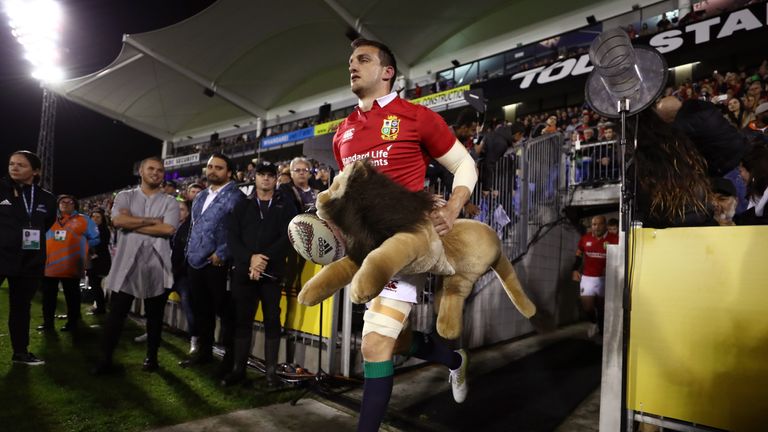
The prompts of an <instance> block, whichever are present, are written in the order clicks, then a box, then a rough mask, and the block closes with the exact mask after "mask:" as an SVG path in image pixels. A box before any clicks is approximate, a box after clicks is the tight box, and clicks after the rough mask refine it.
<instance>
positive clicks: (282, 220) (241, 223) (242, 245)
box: [227, 190, 297, 279]
mask: <svg viewBox="0 0 768 432" xmlns="http://www.w3.org/2000/svg"><path fill="white" fill-rule="evenodd" d="M296 214H297V212H296V206H295V205H294V203H293V200H292V199H291V197H290V196H288V197H286V196H285V194H284V193H282V192H281V191H280V190H278V191H275V193H274V196H273V199H272V204H271V205H270V207H269V210H268V211H266V212H264V220H262V219H261V212H260V211H259V201H258V199H257V198H256V197H255V193H254V197H252V198H249V199H247V200H244V201H242V202H240V203H238V204H237V205H236V206H235V208H234V210H232V213H230V214H229V216H228V217H229V218H230V220H229V222H228V226H229V233H228V237H227V245H228V246H229V251H230V253H231V254H232V259H233V262H234V270H233V272H234V276H236V277H238V278H241V279H243V278H245V279H248V267H249V266H250V262H251V255H254V254H263V255H266V256H268V257H269V263H268V264H267V268H266V270H265V273H268V274H270V275H272V276H275V277H277V278H280V277H281V276H283V273H284V271H285V258H286V256H287V255H288V252H289V251H290V247H291V246H290V242H289V240H288V223H289V222H290V221H291V219H293V217H294V216H296Z"/></svg>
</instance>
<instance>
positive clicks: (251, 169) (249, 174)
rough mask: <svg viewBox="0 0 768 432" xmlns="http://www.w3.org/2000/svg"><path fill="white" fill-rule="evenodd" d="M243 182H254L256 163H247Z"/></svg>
mask: <svg viewBox="0 0 768 432" xmlns="http://www.w3.org/2000/svg"><path fill="white" fill-rule="evenodd" d="M254 160H255V159H254ZM245 181H247V182H253V181H256V163H255V162H254V161H251V162H248V167H247V169H246V171H245Z"/></svg>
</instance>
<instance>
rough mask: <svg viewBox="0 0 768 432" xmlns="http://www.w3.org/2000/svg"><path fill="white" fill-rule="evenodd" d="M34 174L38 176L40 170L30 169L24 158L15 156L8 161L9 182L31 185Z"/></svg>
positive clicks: (18, 155) (30, 166)
mask: <svg viewBox="0 0 768 432" xmlns="http://www.w3.org/2000/svg"><path fill="white" fill-rule="evenodd" d="M35 174H40V170H35V169H32V165H30V163H29V161H28V160H27V158H26V157H24V156H22V155H20V154H15V155H12V156H11V158H10V159H9V160H8V175H9V176H10V177H11V180H13V181H15V182H17V183H24V184H32V180H33V179H34V178H35Z"/></svg>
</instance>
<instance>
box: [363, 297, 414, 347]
mask: <svg viewBox="0 0 768 432" xmlns="http://www.w3.org/2000/svg"><path fill="white" fill-rule="evenodd" d="M379 305H380V306H383V308H378V306H379ZM387 308H389V309H394V310H395V311H397V312H399V313H401V314H402V316H403V318H402V320H400V319H396V318H394V317H392V316H390V315H388V314H387V313H386V309H387ZM377 309H383V310H377ZM410 313H411V303H408V302H404V301H400V300H393V299H388V298H383V297H377V298H376V299H374V300H373V302H371V306H370V308H369V309H368V310H367V311H365V315H363V321H364V322H363V336H365V335H366V334H368V333H370V332H374V333H378V334H380V335H382V336H387V337H391V338H392V339H397V337H398V336H399V335H400V332H401V331H403V327H405V323H407V322H408V315H409V314H410Z"/></svg>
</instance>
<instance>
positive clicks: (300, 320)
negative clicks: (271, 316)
mask: <svg viewBox="0 0 768 432" xmlns="http://www.w3.org/2000/svg"><path fill="white" fill-rule="evenodd" d="M321 268H323V267H322V266H320V265H317V264H313V263H311V262H307V263H306V264H304V268H303V269H302V272H301V285H302V286H304V283H305V282H306V281H308V280H309V278H311V277H312V276H314V275H315V274H317V272H319V271H320V269H321ZM322 305H323V333H322V334H320V305H316V306H312V307H307V306H304V305H301V304H299V303H298V302H297V301H296V297H295V295H286V293H283V295H282V298H281V299H280V322H281V323H283V327H285V328H286V329H291V330H297V331H300V332H303V333H309V334H313V335H316V336H325V337H328V336H330V334H331V320H332V312H333V297H331V298H328V299H326V300H325V301H324V302H323V303H322ZM263 320H264V315H263V313H262V310H261V304H259V309H258V310H257V311H256V321H259V322H261V321H263Z"/></svg>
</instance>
